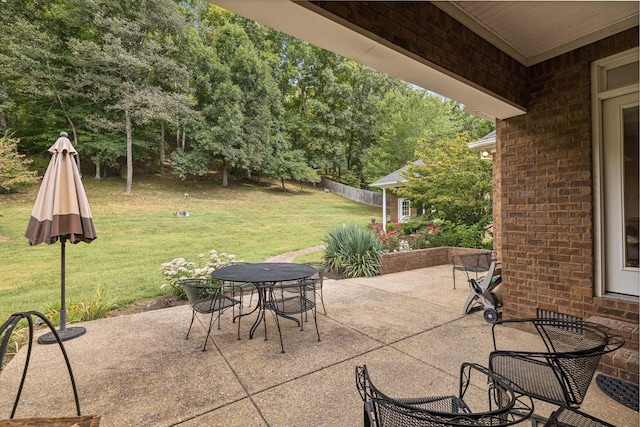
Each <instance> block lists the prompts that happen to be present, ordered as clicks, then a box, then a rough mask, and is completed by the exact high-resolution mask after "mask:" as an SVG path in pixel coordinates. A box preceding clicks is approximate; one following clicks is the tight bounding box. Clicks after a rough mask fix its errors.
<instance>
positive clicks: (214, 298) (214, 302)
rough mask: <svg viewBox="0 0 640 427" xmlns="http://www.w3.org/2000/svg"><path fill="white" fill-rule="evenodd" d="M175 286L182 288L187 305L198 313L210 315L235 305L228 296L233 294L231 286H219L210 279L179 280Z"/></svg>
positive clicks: (219, 284)
mask: <svg viewBox="0 0 640 427" xmlns="http://www.w3.org/2000/svg"><path fill="white" fill-rule="evenodd" d="M177 284H178V285H180V286H182V288H183V289H184V293H185V294H186V295H187V300H188V301H189V305H190V306H191V308H192V309H193V310H194V311H197V312H198V313H205V314H206V313H212V312H214V311H219V310H224V309H225V308H227V307H230V306H232V305H233V304H236V303H237V301H235V300H233V299H232V298H231V297H230V296H231V295H232V294H233V288H232V286H230V285H228V284H221V283H219V282H217V281H214V280H212V279H195V278H192V279H180V280H178V281H177Z"/></svg>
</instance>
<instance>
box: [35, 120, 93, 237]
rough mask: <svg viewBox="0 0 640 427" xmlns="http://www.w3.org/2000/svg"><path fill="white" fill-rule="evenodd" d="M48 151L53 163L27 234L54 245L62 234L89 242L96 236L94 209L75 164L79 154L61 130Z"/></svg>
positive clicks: (45, 179)
mask: <svg viewBox="0 0 640 427" xmlns="http://www.w3.org/2000/svg"><path fill="white" fill-rule="evenodd" d="M61 135H64V136H60V138H58V140H57V141H56V143H55V144H53V146H52V147H51V148H49V152H50V153H51V154H52V157H51V162H50V163H49V166H48V167H47V171H46V173H45V174H44V178H43V179H42V184H41V186H40V191H39V192H38V197H37V198H36V203H35V205H34V206H33V211H32V212H31V219H30V220H29V226H28V227H27V232H26V233H25V237H27V239H29V244H31V245H37V244H40V243H43V242H44V243H47V244H49V245H50V244H53V243H55V242H57V241H58V239H59V238H61V237H66V239H67V240H69V241H70V242H71V243H78V242H86V243H90V242H91V241H92V240H93V239H95V238H96V237H97V236H96V230H95V228H94V226H93V219H92V217H91V208H89V201H88V200H87V195H86V193H85V191H84V186H83V185H82V181H81V179H80V172H79V170H78V165H77V163H76V157H77V155H78V153H77V152H76V150H75V149H74V148H73V145H71V141H69V138H67V137H66V133H64V132H63V133H62V134H61Z"/></svg>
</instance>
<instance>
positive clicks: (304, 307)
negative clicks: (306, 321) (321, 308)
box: [266, 278, 320, 314]
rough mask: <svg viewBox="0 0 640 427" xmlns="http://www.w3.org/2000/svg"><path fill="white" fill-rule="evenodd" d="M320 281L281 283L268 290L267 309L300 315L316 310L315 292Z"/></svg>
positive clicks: (306, 280)
mask: <svg viewBox="0 0 640 427" xmlns="http://www.w3.org/2000/svg"><path fill="white" fill-rule="evenodd" d="M319 282H320V279H313V278H307V279H303V280H293V281H290V282H280V283H278V284H275V285H274V286H269V287H268V289H267V292H268V298H267V302H266V305H267V308H269V309H271V310H275V311H276V312H277V313H281V314H299V313H304V312H306V311H309V310H312V309H314V308H315V301H316V298H315V290H316V286H317V285H318V283H319Z"/></svg>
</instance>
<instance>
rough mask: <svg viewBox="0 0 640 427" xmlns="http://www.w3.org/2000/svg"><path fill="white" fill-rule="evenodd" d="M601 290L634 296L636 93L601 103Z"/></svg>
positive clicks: (638, 274) (638, 272) (638, 279)
mask: <svg viewBox="0 0 640 427" xmlns="http://www.w3.org/2000/svg"><path fill="white" fill-rule="evenodd" d="M602 113H603V123H604V125H603V184H604V186H603V196H604V249H605V289H606V292H608V293H617V294H624V295H633V296H638V293H639V287H640V269H639V268H638V261H639V259H638V249H639V246H640V241H639V240H638V232H639V231H640V220H639V218H640V213H639V212H638V211H639V206H640V200H639V193H640V190H639V182H640V175H639V172H638V156H639V152H638V145H639V142H638V117H639V114H640V112H639V110H638V93H637V92H636V93H631V94H628V95H623V96H618V97H615V98H611V99H607V100H605V101H604V102H603V110H602Z"/></svg>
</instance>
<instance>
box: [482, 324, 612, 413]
mask: <svg viewBox="0 0 640 427" xmlns="http://www.w3.org/2000/svg"><path fill="white" fill-rule="evenodd" d="M506 326H519V327H521V328H524V329H527V330H534V331H535V332H536V333H537V334H534V337H536V338H534V339H530V340H527V348H517V349H513V348H511V349H509V348H501V347H510V345H509V344H508V343H510V342H512V340H510V339H509V336H510V335H511V334H509V329H511V328H507V327H506ZM492 334H493V345H494V349H495V350H494V351H492V352H491V353H490V355H489V369H490V370H491V371H492V372H495V373H497V374H498V375H500V376H502V377H504V378H507V379H508V380H509V381H510V384H511V386H512V387H513V388H514V389H515V390H516V391H518V392H520V393H524V394H526V395H528V396H530V397H532V398H533V399H539V400H541V401H545V402H549V403H551V404H553V405H558V406H566V407H568V408H573V409H575V408H578V407H580V405H581V404H582V402H583V400H584V397H585V395H586V394H587V390H588V388H589V385H590V384H591V380H592V378H593V375H594V374H595V371H596V369H597V368H598V363H599V362H600V358H601V357H602V355H603V354H605V353H608V352H611V351H614V350H617V349H618V348H620V347H621V346H622V345H623V344H624V338H623V337H622V336H620V335H617V334H614V333H612V332H610V331H609V330H608V328H606V327H603V326H602V325H598V324H595V323H590V322H585V321H582V320H572V319H554V318H544V319H542V318H532V319H510V320H502V321H498V322H496V323H495V324H494V325H493V327H492ZM534 418H535V419H538V418H540V417H538V416H535V417H534ZM534 421H535V420H534Z"/></svg>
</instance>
